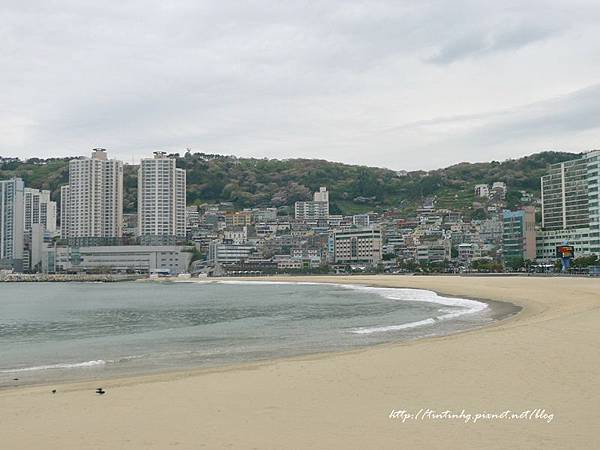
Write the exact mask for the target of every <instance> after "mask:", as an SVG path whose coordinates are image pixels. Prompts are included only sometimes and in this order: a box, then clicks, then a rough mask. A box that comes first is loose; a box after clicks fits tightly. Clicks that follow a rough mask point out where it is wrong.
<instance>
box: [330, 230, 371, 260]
mask: <svg viewBox="0 0 600 450" xmlns="http://www.w3.org/2000/svg"><path fill="white" fill-rule="evenodd" d="M333 246H334V262H335V263H336V264H366V265H376V264H377V263H378V262H379V261H381V258H382V240H381V231H379V230H376V229H349V230H336V231H335V232H334V243H333Z"/></svg>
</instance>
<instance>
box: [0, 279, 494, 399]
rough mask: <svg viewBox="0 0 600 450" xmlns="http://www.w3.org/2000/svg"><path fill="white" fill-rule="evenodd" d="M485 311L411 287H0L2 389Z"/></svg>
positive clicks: (421, 331)
mask: <svg viewBox="0 0 600 450" xmlns="http://www.w3.org/2000/svg"><path fill="white" fill-rule="evenodd" d="M493 319H494V314H493V311H492V308H490V307H489V306H488V304H486V303H483V302H480V301H475V300H468V299H459V298H448V297H442V296H438V295H437V294H435V293H434V292H431V291H426V290H415V289H389V288H373V287H366V286H350V285H331V284H315V283H278V282H238V281H226V280H224V281H221V282H219V281H217V282H213V281H209V282H205V283H193V282H190V283H179V282H174V283H171V282H122V283H4V284H0V387H7V386H14V385H23V384H31V383H45V382H57V381H66V380H77V379H94V378H102V377H112V376H121V375H134V374H135V375H137V374H145V373H156V372H161V371H176V370H185V369H190V368H196V367H213V366H221V365H227V364H236V363H243V362H251V361H259V360H269V359H274V358H280V357H287V356H295V355H304V354H311V353H319V352H331V351H343V350H350V349H355V348H360V347H365V346H370V345H376V344H381V343H386V342H393V341H401V340H408V339H416V338H419V337H424V336H434V335H443V334H449V333H452V332H455V331H460V330H464V329H469V328H473V327H477V326H481V325H483V324H485V323H488V322H490V321H491V320H493Z"/></svg>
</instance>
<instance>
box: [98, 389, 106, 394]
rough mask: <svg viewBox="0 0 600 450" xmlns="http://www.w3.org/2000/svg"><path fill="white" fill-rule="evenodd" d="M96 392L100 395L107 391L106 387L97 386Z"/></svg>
mask: <svg viewBox="0 0 600 450" xmlns="http://www.w3.org/2000/svg"><path fill="white" fill-rule="evenodd" d="M96 394H100V395H102V394H106V391H105V390H104V389H102V388H101V387H99V388H96Z"/></svg>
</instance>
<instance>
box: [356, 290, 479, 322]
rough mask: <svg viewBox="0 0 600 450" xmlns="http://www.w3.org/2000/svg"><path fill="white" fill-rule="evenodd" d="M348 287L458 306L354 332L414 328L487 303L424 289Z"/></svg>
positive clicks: (455, 316) (383, 295)
mask: <svg viewBox="0 0 600 450" xmlns="http://www.w3.org/2000/svg"><path fill="white" fill-rule="evenodd" d="M345 286H346V287H348V288H350V289H355V290H365V291H370V292H373V293H376V294H378V295H381V296H382V297H385V298H389V299H391V300H404V301H410V302H426V303H436V304H439V305H445V306H452V307H455V308H460V309H458V310H448V309H442V310H441V312H445V314H441V315H439V316H435V317H430V318H428V319H424V320H419V321H417V322H409V323H404V324H400V325H387V326H377V327H367V328H357V329H355V330H352V331H351V332H352V333H355V334H372V333H383V332H387V331H397V330H403V329H407V328H416V327H422V326H426V325H433V324H435V323H436V322H439V321H443V320H450V319H456V318H457V317H460V316H464V315H466V314H474V313H478V312H481V311H483V310H485V309H486V308H488V305H487V304H486V303H484V302H478V301H476V300H469V299H466V298H453V297H442V296H440V295H438V294H436V293H435V292H433V291H428V290H424V289H403V288H398V289H390V288H377V287H370V286H355V285H345Z"/></svg>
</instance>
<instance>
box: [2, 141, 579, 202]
mask: <svg viewBox="0 0 600 450" xmlns="http://www.w3.org/2000/svg"><path fill="white" fill-rule="evenodd" d="M176 156H177V158H178V167H181V168H184V169H186V171H187V190H188V193H187V195H188V203H189V204H200V203H204V202H220V201H227V202H232V203H233V204H234V205H235V206H236V207H238V208H243V207H248V206H285V205H292V204H293V203H294V202H295V201H297V200H307V199H310V198H311V195H312V192H313V191H315V190H317V189H318V188H319V186H327V188H328V190H329V191H330V192H331V194H330V195H331V197H330V200H331V203H332V212H343V213H355V212H360V211H366V210H372V209H377V208H380V207H399V208H403V209H406V210H409V211H410V210H411V209H414V208H415V207H416V205H418V204H419V203H420V202H421V201H422V199H423V198H424V197H428V196H436V197H437V198H438V200H439V203H440V206H444V207H455V208H457V209H468V208H470V206H471V203H472V201H473V186H474V185H475V184H478V183H488V184H491V183H492V182H494V181H504V182H506V183H507V184H508V186H509V191H511V190H512V191H513V192H515V191H518V190H527V191H529V192H532V193H538V192H539V178H540V176H541V175H543V174H544V172H545V170H546V168H547V166H548V164H551V163H556V162H561V161H566V160H569V159H573V158H576V157H577V156H578V155H576V154H572V153H563V152H543V153H537V154H535V155H531V156H527V157H524V158H519V159H514V160H507V161H504V162H497V161H492V162H490V163H476V164H471V163H460V164H456V165H454V166H451V167H447V168H445V169H439V170H433V171H429V172H425V171H415V172H408V173H407V174H398V173H396V172H394V171H392V170H388V169H381V168H375V167H365V166H354V165H348V164H341V163H333V162H328V161H324V160H315V159H286V160H276V159H254V158H236V157H233V156H223V155H212V154H205V153H190V152H187V153H186V154H185V155H183V156H180V155H176ZM69 159H72V158H51V159H46V160H44V159H38V158H33V159H29V160H27V161H14V160H9V161H5V162H3V163H0V179H4V178H10V177H12V176H20V177H22V178H23V179H24V180H25V183H26V185H27V186H31V187H35V188H39V189H49V190H51V191H52V194H53V197H54V198H55V199H58V197H59V194H60V186H61V185H62V184H65V183H67V180H68V161H69ZM124 172H125V173H124V189H125V200H124V207H125V210H126V211H135V208H136V195H137V194H136V188H137V179H136V177H137V168H136V166H125V170H124Z"/></svg>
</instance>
